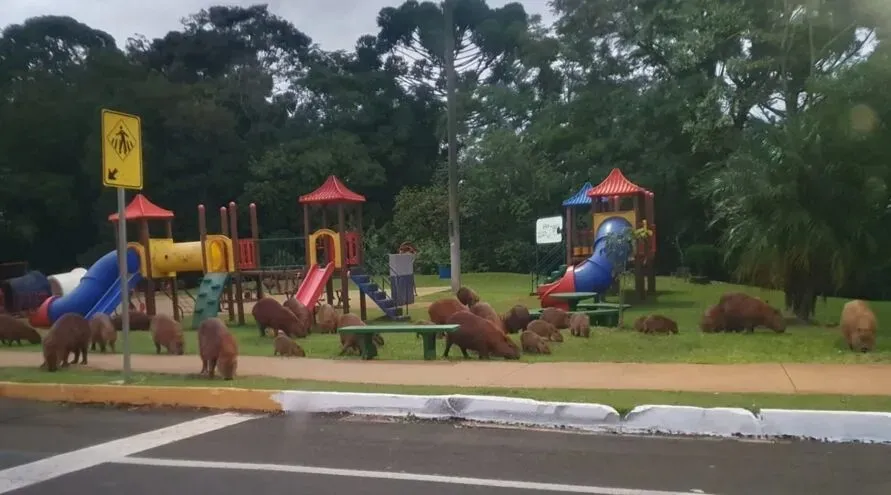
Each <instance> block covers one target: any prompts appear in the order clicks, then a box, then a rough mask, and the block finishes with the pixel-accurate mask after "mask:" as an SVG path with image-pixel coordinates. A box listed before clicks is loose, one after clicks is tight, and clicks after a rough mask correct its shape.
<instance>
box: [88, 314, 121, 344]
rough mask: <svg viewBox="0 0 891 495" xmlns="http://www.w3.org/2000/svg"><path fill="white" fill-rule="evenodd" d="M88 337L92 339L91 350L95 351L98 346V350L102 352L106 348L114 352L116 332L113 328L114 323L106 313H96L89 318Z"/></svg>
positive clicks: (116, 338)
mask: <svg viewBox="0 0 891 495" xmlns="http://www.w3.org/2000/svg"><path fill="white" fill-rule="evenodd" d="M90 337H91V339H92V344H90V350H91V351H95V350H96V346H98V347H99V351H100V352H102V353H103V354H104V353H105V349H107V348H111V352H115V349H114V344H115V342H117V340H118V332H117V331H116V330H115V329H114V324H113V323H112V322H111V318H110V317H109V316H108V315H107V314H105V313H96V314H94V315H93V317H92V318H90Z"/></svg>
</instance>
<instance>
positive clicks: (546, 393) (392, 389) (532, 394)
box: [0, 368, 891, 414]
mask: <svg viewBox="0 0 891 495" xmlns="http://www.w3.org/2000/svg"><path fill="white" fill-rule="evenodd" d="M120 378H121V374H120V373H116V372H107V371H92V370H74V369H71V370H68V371H67V372H65V373H46V372H45V371H41V370H37V369H33V368H0V381H9V382H18V383H63V384H86V385H96V384H110V383H117V381H118V380H120ZM133 378H134V380H133V383H132V384H133V385H139V386H173V387H236V388H248V389H267V390H324V391H332V392H372V393H373V392H377V393H396V394H413V395H446V394H468V395H492V396H503V397H524V398H530V399H537V400H544V401H557V402H587V403H597V404H608V405H610V406H612V407H614V408H615V409H616V410H617V411H619V412H620V413H623V414H624V413H626V412H628V411H630V410H631V409H632V408H633V407H634V406H637V405H643V404H667V405H687V406H699V407H742V408H746V409H749V410H750V411H758V410H759V409H765V408H784V409H819V410H839V411H891V397H882V396H843V395H781V394H719V393H695V392H659V391H637V390H573V389H505V388H470V387H467V388H464V387H461V388H457V387H422V386H400V385H366V384H351V383H337V382H317V381H308V380H285V379H280V378H261V377H239V378H237V379H236V380H233V381H223V380H207V379H203V378H198V377H195V376H180V375H163V374H152V373H136V374H134V375H133Z"/></svg>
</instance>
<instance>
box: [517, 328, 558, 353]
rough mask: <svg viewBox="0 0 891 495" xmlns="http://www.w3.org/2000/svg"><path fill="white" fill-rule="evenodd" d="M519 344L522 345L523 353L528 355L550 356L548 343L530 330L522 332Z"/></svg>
mask: <svg viewBox="0 0 891 495" xmlns="http://www.w3.org/2000/svg"><path fill="white" fill-rule="evenodd" d="M520 343H521V344H523V352H528V353H530V354H550V353H551V348H550V347H548V343H547V342H545V340H544V339H543V338H541V336H540V335H538V334H537V333H535V332H533V331H531V330H524V331H523V333H521V334H520Z"/></svg>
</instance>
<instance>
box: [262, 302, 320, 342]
mask: <svg viewBox="0 0 891 495" xmlns="http://www.w3.org/2000/svg"><path fill="white" fill-rule="evenodd" d="M251 315H253V317H254V320H255V321H256V322H257V328H258V329H259V331H260V336H261V337H264V336H266V329H267V328H271V329H272V331H273V332H275V331H278V330H281V331H283V332H285V335H288V336H289V337H306V332H307V330H306V329H304V328H303V326H302V325H301V323H300V319H299V318H297V316H296V315H295V314H294V313H292V312H291V310H290V309H288V308H286V307H284V306H282V305H281V304H279V302H278V301H276V300H275V299H273V298H271V297H264V298H262V299H260V300H259V301H257V303H256V304H254V309H252V310H251Z"/></svg>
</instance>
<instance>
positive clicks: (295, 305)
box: [283, 297, 313, 338]
mask: <svg viewBox="0 0 891 495" xmlns="http://www.w3.org/2000/svg"><path fill="white" fill-rule="evenodd" d="M283 306H284V307H286V308H288V309H290V310H291V312H292V313H294V316H296V317H297V321H299V322H300V328H299V329H298V330H299V332H298V333H297V334H296V335H294V337H297V338H303V337H306V336H307V335H309V332H310V330H312V324H313V314H312V311H310V310H309V308H307V307H306V306H304V305H303V303H302V302H300V301H298V300H296V299H294V298H293V297H289V298H287V299H286V300H285V303H284V304H283Z"/></svg>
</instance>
